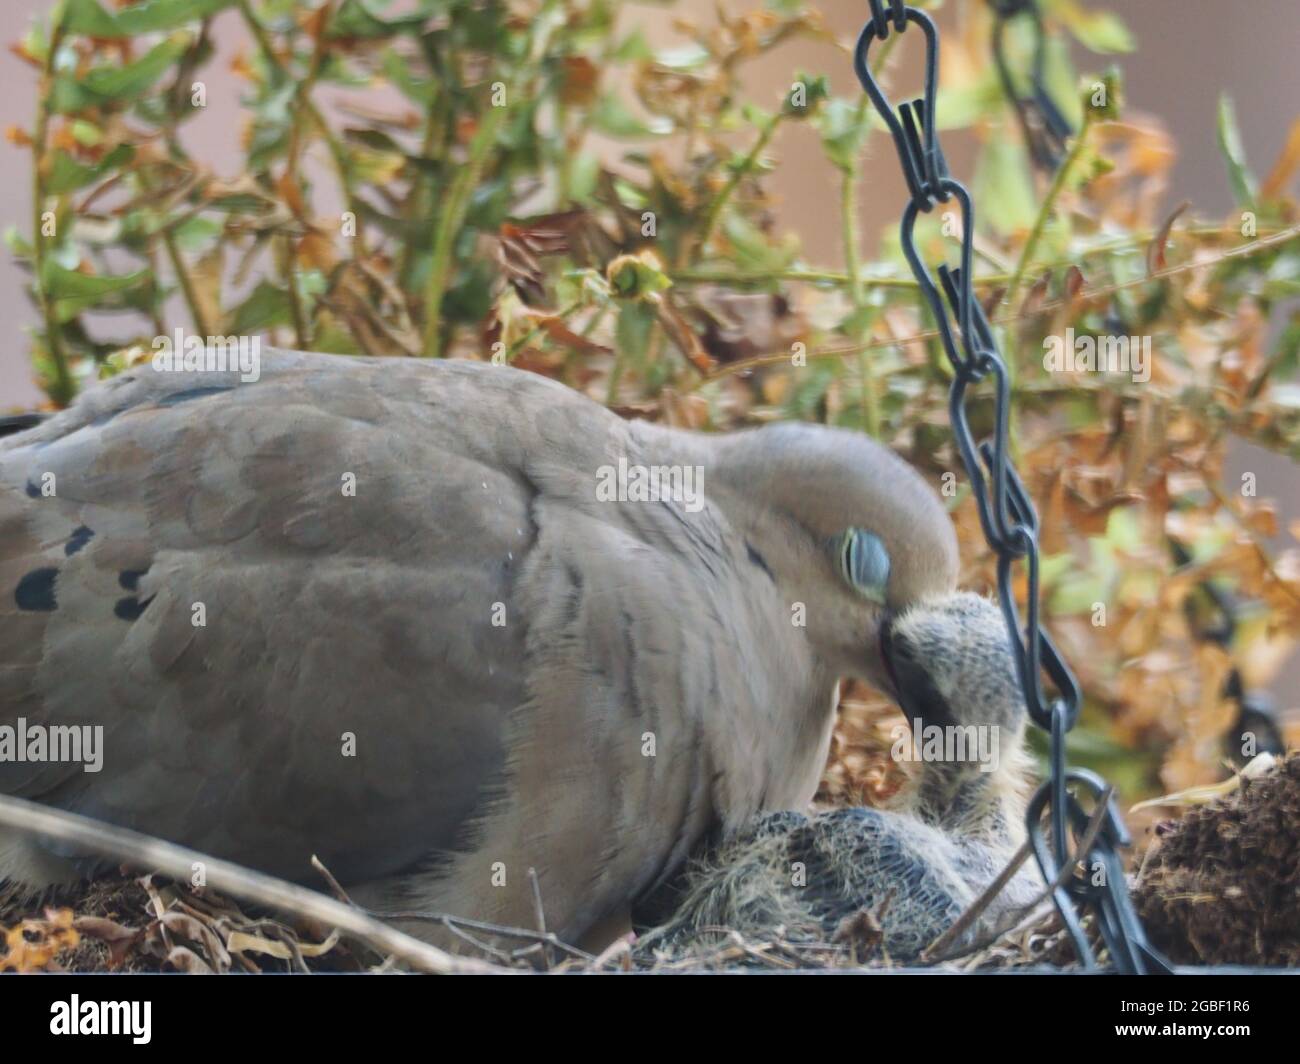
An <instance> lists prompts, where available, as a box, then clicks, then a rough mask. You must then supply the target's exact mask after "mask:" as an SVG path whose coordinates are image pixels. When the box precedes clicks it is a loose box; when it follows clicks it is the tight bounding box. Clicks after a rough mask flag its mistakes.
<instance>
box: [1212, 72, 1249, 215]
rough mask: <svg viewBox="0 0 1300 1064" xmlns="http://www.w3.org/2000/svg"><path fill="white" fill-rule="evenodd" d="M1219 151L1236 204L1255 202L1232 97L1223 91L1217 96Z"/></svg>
mask: <svg viewBox="0 0 1300 1064" xmlns="http://www.w3.org/2000/svg"><path fill="white" fill-rule="evenodd" d="M1218 136H1219V152H1220V153H1221V154H1222V155H1223V159H1224V162H1226V163H1227V164H1228V181H1229V183H1230V184H1231V185H1232V194H1233V196H1234V197H1235V199H1236V200H1237V206H1239V207H1250V206H1253V205H1254V203H1255V177H1254V175H1253V174H1251V172H1250V170H1249V168H1248V167H1247V165H1246V152H1245V149H1244V148H1242V146H1241V131H1240V129H1238V128H1237V112H1236V109H1235V108H1234V107H1233V106H1232V97H1230V96H1229V95H1228V94H1227V93H1224V94H1223V95H1221V96H1220V97H1219V114H1218Z"/></svg>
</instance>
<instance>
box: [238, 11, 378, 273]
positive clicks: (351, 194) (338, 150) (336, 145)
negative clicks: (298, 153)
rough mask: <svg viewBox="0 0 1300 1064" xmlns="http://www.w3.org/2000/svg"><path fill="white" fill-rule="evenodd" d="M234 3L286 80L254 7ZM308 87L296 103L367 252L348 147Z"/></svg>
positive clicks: (302, 88) (269, 63)
mask: <svg viewBox="0 0 1300 1064" xmlns="http://www.w3.org/2000/svg"><path fill="white" fill-rule="evenodd" d="M236 6H237V7H238V8H239V13H240V15H241V16H242V18H243V20H244V21H245V22H246V23H247V24H248V30H249V32H250V33H251V34H252V35H253V39H254V40H255V41H257V46H258V48H259V49H261V52H262V56H263V58H264V59H265V60H266V65H267V66H269V67H270V68H271V69H272V70H273V71H275V73H276V76H277V77H280V78H283V79H285V80H288V78H289V72H288V71H287V70H285V68H284V64H282V63H281V62H280V60H279V58H278V57H277V56H276V54H275V49H274V47H273V46H272V44H271V38H270V37H268V36H267V35H266V27H265V26H263V25H262V24H261V23H260V22H259V21H258V20H257V16H255V15H254V14H253V9H252V8H251V7H250V6H249V2H248V0H236ZM322 32H323V31H322ZM310 87H311V82H310V80H307V81H303V82H302V83H301V84H300V85H299V88H298V93H297V101H298V106H299V107H301V108H302V109H303V110H304V111H306V112H307V115H308V117H309V118H311V120H312V123H313V124H314V125H315V126H316V128H317V130H318V131H319V132H320V135H321V139H323V140H324V141H325V145H326V147H327V148H329V153H330V158H331V159H332V160H333V162H334V169H335V170H336V171H337V172H338V178H339V184H340V185H341V186H342V188H343V198H344V199H345V200H346V201H347V205H348V210H349V211H351V212H352V215H353V217H354V219H355V220H356V236H355V237H353V240H354V241H355V242H356V246H357V252H358V253H359V254H358V257H359V256H360V255H364V254H365V253H366V245H365V239H364V237H363V235H362V229H361V211H360V209H359V208H360V203H359V202H358V200H357V194H356V188H355V187H354V185H353V182H352V162H351V160H350V159H349V158H348V153H347V150H346V149H345V148H344V147H343V144H342V143H341V142H340V141H339V139H338V137H336V136H335V135H334V131H333V130H332V129H330V127H329V123H328V122H326V121H325V116H324V115H322V114H321V112H320V109H319V108H317V106H316V104H315V103H313V102H312V100H311V97H310V96H309V95H308V90H309V89H310Z"/></svg>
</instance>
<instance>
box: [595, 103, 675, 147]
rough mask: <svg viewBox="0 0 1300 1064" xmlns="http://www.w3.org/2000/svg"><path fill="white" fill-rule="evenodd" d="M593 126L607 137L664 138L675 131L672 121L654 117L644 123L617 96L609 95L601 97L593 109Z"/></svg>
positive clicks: (658, 116)
mask: <svg viewBox="0 0 1300 1064" xmlns="http://www.w3.org/2000/svg"><path fill="white" fill-rule="evenodd" d="M591 125H592V128H593V129H595V130H596V131H597V132H599V133H604V134H605V136H607V137H629V138H640V137H652V136H659V137H662V136H666V135H667V134H669V133H671V132H672V131H673V123H672V120H671V119H669V118H665V117H663V116H662V115H652V116H651V117H650V119H649V120H648V121H642V120H641V119H640V118H638V117H637V116H636V115H634V114H633V113H632V112H631V111H629V110H628V109H627V107H626V106H625V105H624V104H623V102H622V101H621V100H619V98H618V97H617V96H611V95H608V94H606V95H603V96H601V97H600V99H599V100H598V101H597V103H596V106H595V107H593V108H592V111H591Z"/></svg>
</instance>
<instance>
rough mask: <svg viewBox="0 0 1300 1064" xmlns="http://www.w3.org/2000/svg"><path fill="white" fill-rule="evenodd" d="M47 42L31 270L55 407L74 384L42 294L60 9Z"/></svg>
mask: <svg viewBox="0 0 1300 1064" xmlns="http://www.w3.org/2000/svg"><path fill="white" fill-rule="evenodd" d="M54 18H55V21H54V25H53V27H52V29H51V31H50V41H49V45H48V46H47V49H46V53H45V65H44V68H43V70H42V77H41V88H40V92H39V94H38V99H39V102H38V103H37V105H36V129H35V131H34V132H33V134H32V269H33V273H34V275H35V276H34V278H33V281H34V284H33V287H34V289H35V292H36V298H37V300H38V301H39V302H40V305H41V315H42V317H43V318H44V320H45V347H46V352H47V353H48V354H49V356H50V362H51V364H52V365H53V366H54V382H53V384H52V385H51V386H50V387H49V388H47V391H48V393H49V396H50V398H51V399H52V400H53V401H54V402H55V404H56V405H58V406H67V405H68V403H69V402H71V401H72V396H73V393H74V392H75V391H76V385H75V384H74V383H73V380H72V371H71V370H70V369H69V367H68V356H67V353H66V352H65V351H64V350H63V334H62V333H61V331H60V328H59V322H58V318H57V316H56V315H55V313H54V303H53V301H52V300H51V299H50V298H49V296H48V295H46V293H45V269H44V267H45V234H44V232H43V229H44V224H45V220H44V218H43V217H42V215H43V213H44V208H45V147H46V141H47V140H48V136H49V125H50V95H51V91H50V90H51V82H52V80H53V77H54V56H55V53H56V52H58V50H59V46H60V45H61V44H62V43H63V8H62V6H60V7H59V8H57V9H56V13H55V16H54Z"/></svg>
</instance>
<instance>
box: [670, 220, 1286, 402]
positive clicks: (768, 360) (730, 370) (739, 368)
mask: <svg viewBox="0 0 1300 1064" xmlns="http://www.w3.org/2000/svg"><path fill="white" fill-rule="evenodd" d="M1296 237H1300V225H1292V226H1288V227H1287V228H1285V229H1279V230H1278V231H1277V232H1275V233H1274V234H1273V235H1272V236H1270V237H1267V238H1265V239H1261V240H1252V241H1251V242H1250V243H1248V244H1239V245H1238V246H1237V247H1234V248H1229V249H1228V250H1227V251H1224V252H1222V253H1221V254H1219V255H1216V256H1214V257H1213V258H1211V259H1202V260H1198V261H1195V262H1184V263H1181V264H1180V265H1178V266H1170V267H1169V268H1168V269H1165V270H1159V271H1158V272H1156V273H1153V274H1151V275H1149V276H1148V275H1146V274H1144V275H1142V276H1141V277H1135V278H1133V279H1131V280H1128V281H1119V282H1117V283H1115V284H1109V285H1103V286H1102V287H1100V288H1093V289H1083V290H1081V291H1080V292H1078V293H1076V294H1075V296H1074V297H1073V298H1074V299H1075V300H1089V299H1100V298H1101V297H1103V296H1109V295H1114V294H1115V293H1116V292H1123V291H1127V290H1128V289H1130V288H1140V287H1142V286H1143V285H1148V284H1152V283H1154V282H1157V281H1162V280H1164V279H1165V278H1168V277H1173V276H1175V275H1176V274H1181V273H1190V272H1193V271H1196V270H1203V269H1205V268H1207V267H1210V266H1217V265H1219V264H1220V263H1222V262H1226V261H1227V260H1228V259H1233V258H1248V257H1249V256H1251V255H1257V254H1259V253H1260V252H1262V251H1267V250H1268V249H1269V248H1270V247H1272V246H1273V245H1275V244H1281V243H1284V242H1285V241H1287V240H1292V239H1295V238H1296ZM1068 302H1070V300H1067V299H1054V300H1048V301H1047V302H1045V303H1041V304H1039V305H1038V306H1037V307H1035V308H1034V309H1032V310H1026V311H1022V312H1020V313H1016V312H1014V311H1009V312H1006V313H1003V314H999V315H997V316H996V317H994V319H993V321H992V324H996V325H1005V324H1007V323H1009V322H1016V321H1021V320H1023V319H1025V318H1032V317H1036V316H1037V315H1039V314H1045V313H1047V312H1048V311H1049V310H1055V309H1057V308H1058V307H1063V306H1065V305H1066V303H1068ZM938 336H939V330H938V329H926V330H924V331H922V332H917V333H912V334H910V335H908V336H900V337H888V338H886V339H884V340H871V341H869V342H866V343H861V344H842V345H839V346H836V347H821V348H814V349H812V350H809V351H808V352H807V355H806V357H807V358H808V359H809V360H810V361H811V360H813V359H822V358H840V357H843V356H844V355H856V354H858V353H859V352H861V351H871V350H875V349H879V348H886V347H903V346H906V345H907V344H914V343H924V342H925V341H927V340H934V339H936V338H937V337H938ZM789 362H790V352H789V351H788V350H783V351H774V352H771V353H769V354H765V355H753V356H751V357H749V358H741V359H737V360H736V361H735V362H728V363H725V364H724V365H722V366H719V367H718V368H717V369H716V370H714V372H713V373H711V374H709V375H708V376H707V377H705V376H701V377H700V378H699V379H698V380H696V381H695V382H694V383H693V384H691V385H689V386H687V387H686V388H685V389H684V391H685V393H687V394H689V393H691V392H694V391H696V390H698V389H699V388H702V387H703V386H704V385H706V384H712V383H714V382H715V381H719V380H721V379H723V378H724V377H731V376H734V375H736V374H738V373H745V372H747V371H749V370H752V369H758V368H761V367H763V366H777V365H788V364H789ZM1017 387H1019V385H1017Z"/></svg>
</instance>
